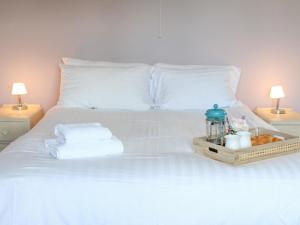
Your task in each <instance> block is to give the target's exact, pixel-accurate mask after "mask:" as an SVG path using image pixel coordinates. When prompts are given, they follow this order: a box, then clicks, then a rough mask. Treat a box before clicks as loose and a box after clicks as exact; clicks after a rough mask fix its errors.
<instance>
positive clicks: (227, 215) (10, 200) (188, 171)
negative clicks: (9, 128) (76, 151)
mask: <svg viewBox="0 0 300 225" xmlns="http://www.w3.org/2000/svg"><path fill="white" fill-rule="evenodd" d="M101 66H102V65H101ZM122 66H123V65H118V69H117V70H115V69H111V68H109V70H108V69H107V65H106V64H105V68H104V69H103V68H101V69H99V68H98V67H97V68H94V67H93V68H91V67H90V66H89V67H88V68H87V67H76V66H75V67H76V68H75V67H74V68H73V67H70V66H69V67H66V68H63V69H64V70H65V71H64V72H65V73H66V74H65V75H64V76H63V80H62V83H63V85H62V87H61V96H62V97H60V100H59V103H58V105H57V106H55V107H53V108H52V109H51V110H49V111H48V112H47V113H46V115H45V117H44V118H43V119H42V120H41V121H40V123H39V124H37V125H36V126H35V127H34V128H33V129H32V130H31V131H30V132H28V133H27V134H25V135H24V136H22V137H20V138H19V139H17V140H16V141H14V142H12V143H11V144H10V145H9V146H8V147H7V148H6V149H5V150H4V151H3V152H1V153H0V224H1V225H47V224H49V225H54V224H55V225H66V224H72V225H96V224H97V225H183V224H187V225H200V224H205V225H227V224H228V225H240V224H243V225H254V224H255V225H270V224H272V225H282V224H284V225H296V224H300V155H299V154H293V155H288V156H284V157H280V158H274V159H270V160H265V161H260V162H256V163H251V164H247V165H242V166H239V167H233V166H230V165H227V164H224V163H221V162H217V161H214V160H211V159H208V158H206V157H204V156H203V155H201V154H197V153H194V151H193V148H192V139H193V137H197V136H203V135H205V116H204V114H205V107H208V106H205V104H206V103H207V104H211V103H212V102H214V101H220V99H221V97H223V96H221V94H222V93H221V92H218V93H217V92H215V93H216V96H215V97H216V98H215V99H211V98H214V96H213V95H209V96H208V93H207V92H205V91H204V92H203V90H204V89H205V86H207V85H208V84H213V85H214V86H215V85H219V90H220V91H222V88H223V87H222V85H223V84H225V83H226V82H227V81H226V80H228V81H230V82H229V83H231V85H232V86H231V87H234V90H236V87H237V82H232V80H231V79H227V78H228V76H227V75H226V76H225V78H226V79H225V80H221V82H220V83H218V84H216V82H218V81H219V80H220V79H218V80H216V79H215V77H214V76H215V74H210V75H209V76H206V75H205V76H204V78H205V79H204V78H203V77H202V78H201V82H204V86H203V87H202V89H200V91H201V92H199V88H198V86H195V89H194V90H193V91H191V92H190V90H192V89H193V88H192V87H193V85H194V83H195V81H197V79H198V77H199V76H202V75H201V74H200V75H199V74H198V72H197V74H196V76H195V72H194V71H195V70H196V71H199V67H197V68H194V67H189V68H185V69H184V70H185V72H184V79H185V80H184V82H185V84H186V83H188V82H190V81H191V82H192V83H190V84H189V85H188V86H187V87H188V88H187V89H186V90H185V91H184V92H183V93H184V97H188V98H190V96H188V95H189V94H192V96H195V94H199V96H197V98H196V100H195V99H192V100H189V101H184V99H183V97H182V96H183V95H182V94H181V95H178V93H177V92H176V91H177V90H179V87H176V85H177V86H178V85H181V86H182V83H183V81H182V79H181V78H180V76H181V75H180V73H181V72H178V71H176V73H174V71H173V69H172V74H171V75H170V76H166V77H164V78H165V79H161V80H168V83H167V84H164V85H165V89H161V90H163V91H161V93H163V94H165V96H166V97H167V98H165V99H163V98H160V96H159V94H158V93H157V92H156V91H155V88H156V89H157V88H158V87H161V86H163V85H159V82H158V81H157V82H153V83H152V84H151V85H150V92H149V93H150V97H151V98H152V99H154V100H155V101H153V103H159V104H161V106H163V107H161V108H159V109H158V108H157V107H156V105H154V107H153V106H152V109H151V110H150V109H147V110H145V107H146V106H147V104H146V103H147V101H148V100H147V98H146V97H145V96H144V95H143V94H144V93H145V92H144V91H145V89H146V87H147V85H145V79H140V77H139V76H140V75H137V76H135V75H134V76H133V75H132V77H129V78H126V79H124V80H122V78H123V77H122V76H120V77H119V78H118V79H117V81H113V80H109V79H111V77H114V76H118V73H120V72H121V73H122V74H126V73H124V71H123V70H124V68H122V69H120V67H122ZM133 66H136V65H133ZM139 66H140V65H138V67H139ZM131 68H132V65H131V66H130V74H133V72H132V69H131ZM177 69H179V70H181V69H182V68H176V70H177ZM95 70H97V71H96V72H95ZM103 70H105V73H104V74H106V73H108V72H111V71H113V74H110V75H109V79H108V78H107V77H106V78H107V79H103V78H101V79H100V81H99V80H97V79H98V78H97V79H96V78H95V76H96V77H98V76H99V74H101V72H102V71H103ZM190 70H193V72H192V73H191V74H190V76H188V75H186V74H189V71H190ZM200 70H201V71H202V70H205V74H207V70H208V69H207V68H206V67H205V68H203V67H201V68H200ZM210 70H211V69H210ZM213 70H214V71H215V70H216V68H213ZM217 70H219V68H217ZM141 71H145V70H141V69H138V73H139V74H140V73H141ZM224 71H225V70H223V69H222V73H221V74H220V73H218V74H216V76H217V77H218V78H219V77H220V76H221V77H222V76H223V75H222V74H224V73H225V74H229V75H230V73H228V70H227V69H226V71H225V72H224ZM231 71H232V70H231ZM68 73H71V75H70V76H67V75H68ZM81 75H83V76H82V77H81ZM130 76H131V75H130ZM230 76H231V75H230ZM87 77H89V79H90V81H89V82H87V80H88V79H87ZM174 77H176V79H177V80H175V81H174V80H172V79H173V78H174ZM187 77H189V78H191V79H190V80H186V78H187ZM211 77H213V80H210V79H211ZM131 78H132V79H131ZM178 79H179V80H178ZM180 79H181V80H180ZM195 79H196V80H195ZM203 79H204V80H203ZM107 80H109V82H110V83H109V84H110V86H109V85H108V83H105V84H104V85H103V86H102V88H101V89H99V85H101V84H98V83H101V82H102V83H103V82H105V81H107ZM151 81H154V80H153V79H151ZM97 82H98V83H97ZM116 82H117V83H116ZM120 82H121V84H122V87H123V89H126V87H128V90H127V92H126V96H125V97H124V93H123V92H121V91H120V90H119V89H115V90H114V89H113V88H114V87H119V84H120ZM126 82H127V83H126ZM132 82H137V83H135V85H136V86H138V85H141V86H143V85H144V86H143V88H139V89H138V90H132V87H134V86H132ZM201 82H200V83H201ZM210 82H212V83H210ZM95 83H97V86H93V85H95ZM111 84H114V85H111ZM168 84H172V85H171V86H168ZM201 84H202V83H201ZM201 84H200V85H201ZM126 85H127V86H126ZM77 86H78V87H80V88H79V89H78V90H77V91H74V89H76V88H77ZM108 86H109V91H110V92H109V94H107V93H101V95H100V94H99V92H101V91H102V92H103V90H104V91H106V92H107V90H106V88H107V87H108ZM93 87H94V88H95V89H93ZM153 87H155V88H153ZM68 88H69V89H68ZM152 88H153V89H152ZM172 88H173V89H174V88H175V89H174V90H175V91H173V92H172ZM180 88H183V89H184V87H180ZM112 90H113V91H112ZM224 91H225V89H224ZM94 92H95V93H96V92H97V93H98V94H99V96H100V97H99V98H95V95H94V94H95V93H94ZM166 93H167V94H168V95H166ZM224 93H225V92H224ZM203 94H204V95H205V96H204V97H203V96H202V97H201V95H203ZM101 96H102V97H103V96H106V98H109V100H107V101H100V99H101ZM228 96H229V95H228ZM225 97H226V96H225ZM170 99H171V101H168V100H170ZM199 99H200V100H201V104H200V105H199ZM104 100H106V99H104ZM230 100H231V98H230V97H228V98H227V97H226V98H223V99H222V101H223V102H226V104H227V103H228V104H229V103H230ZM124 102H125V103H124ZM76 104H77V106H78V105H80V107H74V105H76ZM90 104H92V105H90ZM105 104H106V105H105ZM103 105H105V107H104V106H103ZM94 106H95V107H94ZM100 106H102V108H114V107H119V108H122V109H99V107H100ZM193 106H195V108H197V107H199V106H204V107H203V109H198V110H187V109H188V108H191V107H193ZM132 107H135V108H134V110H130V108H132ZM164 107H165V108H164ZM176 107H181V108H180V109H177V108H176ZM183 107H185V108H183ZM96 108H97V109H96ZM225 109H226V111H227V113H228V115H229V116H231V117H236V118H239V117H242V116H245V117H246V118H247V122H248V123H249V125H250V127H251V128H253V127H264V128H267V129H273V128H272V127H271V126H270V125H268V124H266V123H265V122H263V121H262V120H261V119H259V118H258V117H256V116H255V115H254V114H253V113H252V112H251V110H250V109H249V108H248V107H247V106H245V105H243V104H242V103H237V102H235V104H233V105H231V106H230V107H225ZM86 122H100V123H101V124H103V125H104V126H106V127H108V128H109V129H111V131H112V133H113V134H114V135H115V136H117V137H118V138H119V139H120V140H121V141H122V142H123V144H124V149H125V152H124V153H123V154H121V155H115V156H106V157H98V158H89V159H88V158H87V159H76V160H75V159H73V160H56V159H54V158H52V157H51V156H50V154H49V152H48V151H47V149H46V148H45V145H44V142H45V140H46V139H49V138H53V137H54V134H53V129H54V126H55V125H56V124H59V123H86Z"/></svg>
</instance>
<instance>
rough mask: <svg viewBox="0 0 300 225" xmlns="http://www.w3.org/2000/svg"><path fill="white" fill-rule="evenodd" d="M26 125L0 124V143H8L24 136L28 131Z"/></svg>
mask: <svg viewBox="0 0 300 225" xmlns="http://www.w3.org/2000/svg"><path fill="white" fill-rule="evenodd" d="M28 129H29V128H28V124H27V123H26V122H22V121H20V122H14V121H13V122H12V121H2V122H0V141H4V142H10V141H13V140H15V139H16V138H18V137H19V136H21V135H23V134H25V133H26V132H27V131H28Z"/></svg>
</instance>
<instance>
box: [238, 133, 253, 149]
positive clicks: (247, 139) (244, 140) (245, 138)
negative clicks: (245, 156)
mask: <svg viewBox="0 0 300 225" xmlns="http://www.w3.org/2000/svg"><path fill="white" fill-rule="evenodd" d="M237 134H238V135H239V136H240V148H249V147H251V146H252V143H251V133H250V132H248V131H239V132H237Z"/></svg>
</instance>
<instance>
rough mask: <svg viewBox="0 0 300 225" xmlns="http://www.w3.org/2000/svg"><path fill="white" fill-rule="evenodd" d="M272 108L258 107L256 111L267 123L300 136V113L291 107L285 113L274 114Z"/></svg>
mask: <svg viewBox="0 0 300 225" xmlns="http://www.w3.org/2000/svg"><path fill="white" fill-rule="evenodd" d="M271 109H272V108H257V109H256V110H255V111H254V112H255V114H257V115H258V116H259V117H260V118H262V119H263V120H265V121H266V122H267V123H269V124H271V125H273V126H274V127H276V128H277V129H278V130H280V131H282V132H284V133H288V134H291V135H295V136H300V113H297V112H295V111H294V110H293V109H291V108H287V109H285V112H286V113H285V114H273V113H271Z"/></svg>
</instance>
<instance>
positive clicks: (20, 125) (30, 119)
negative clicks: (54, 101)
mask: <svg viewBox="0 0 300 225" xmlns="http://www.w3.org/2000/svg"><path fill="white" fill-rule="evenodd" d="M12 106H13V105H3V106H2V107H1V108H0V151H1V150H3V149H4V148H5V147H6V146H7V145H8V144H9V143H10V142H12V141H13V140H15V139H16V138H18V137H20V136H21V135H23V134H25V133H26V132H27V131H29V130H30V129H31V128H32V127H34V125H35V124H36V123H37V122H38V121H39V120H40V119H41V118H42V117H43V115H44V113H43V110H42V107H41V106H40V105H27V106H28V109H27V110H22V111H18V110H13V109H12Z"/></svg>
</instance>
